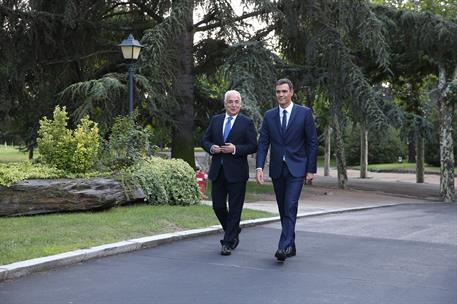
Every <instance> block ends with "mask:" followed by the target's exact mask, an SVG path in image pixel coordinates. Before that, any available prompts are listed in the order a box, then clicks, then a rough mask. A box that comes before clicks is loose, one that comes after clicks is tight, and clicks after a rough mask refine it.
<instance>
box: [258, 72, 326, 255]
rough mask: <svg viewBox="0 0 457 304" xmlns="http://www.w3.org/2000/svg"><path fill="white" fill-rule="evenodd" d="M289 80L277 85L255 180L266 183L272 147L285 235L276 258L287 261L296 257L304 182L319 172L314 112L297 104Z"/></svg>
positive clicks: (266, 119) (266, 118) (272, 168)
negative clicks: (288, 258)
mask: <svg viewBox="0 0 457 304" xmlns="http://www.w3.org/2000/svg"><path fill="white" fill-rule="evenodd" d="M293 94H294V89H293V85H292V82H291V81H290V80H289V79H280V80H278V81H277V82H276V99H277V101H278V107H275V108H273V109H271V110H268V111H267V112H266V113H265V116H264V118H263V122H262V127H261V129H260V136H259V145H258V149H257V159H256V168H257V170H256V171H257V172H256V179H257V182H258V183H259V184H262V183H263V167H264V165H265V158H266V156H267V152H268V149H269V147H270V146H271V151H270V167H269V169H270V177H271V179H272V181H273V187H274V191H275V195H276V202H277V204H278V209H279V214H280V217H281V226H282V232H281V237H280V239H279V244H278V250H277V251H276V253H275V257H276V258H277V259H278V261H284V260H285V259H286V258H287V257H291V256H295V255H296V247H295V222H296V219H297V209H298V199H299V198H300V193H301V190H302V186H303V182H304V181H305V182H306V183H308V184H311V183H312V180H313V178H314V173H316V158H317V135H316V127H315V125H314V118H313V114H312V111H311V109H309V108H307V107H304V106H300V105H297V104H294V103H293V102H292V96H293Z"/></svg>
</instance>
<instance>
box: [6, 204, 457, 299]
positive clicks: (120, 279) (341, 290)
mask: <svg viewBox="0 0 457 304" xmlns="http://www.w3.org/2000/svg"><path fill="white" fill-rule="evenodd" d="M456 225H457V206H456V205H455V204H444V203H435V202H434V203H430V202H428V203H427V202H425V201H423V202H421V203H408V204H401V205H396V206H390V207H382V206H381V205H380V206H378V207H377V208H372V209H370V208H369V209H366V210H359V211H347V212H342V213H339V212H338V213H334V214H327V215H320V216H305V217H302V218H301V219H299V220H298V222H297V233H296V243H297V256H295V257H292V258H289V259H287V260H286V261H285V262H284V263H278V262H277V261H276V260H275V258H274V257H273V254H274V252H275V250H276V246H277V241H278V239H279V234H280V224H279V223H277V222H276V223H271V224H266V225H260V226H255V227H250V228H244V229H243V231H242V234H241V236H240V245H239V247H238V248H237V249H236V250H235V251H234V252H233V254H232V255H231V256H221V255H220V254H219V250H220V248H219V245H218V244H219V239H220V238H221V233H219V234H212V235H207V236H201V237H198V238H194V239H187V240H181V241H179V242H173V243H168V244H164V245H161V246H158V247H155V248H150V249H143V250H138V251H134V252H131V253H126V254H122V255H116V256H111V257H106V258H102V259H94V260H90V261H87V262H84V263H79V264H76V265H72V266H66V267H62V268H56V269H53V270H50V271H42V272H38V273H33V274H31V275H28V276H26V277H22V278H20V279H16V280H8V281H4V282H1V283H0V303H2V304H13V303H20V304H25V303H32V304H34V303H37V304H38V303H46V304H52V303H75V304H76V303H84V304H87V303H100V304H101V303H110V304H115V303H122V304H125V303H137V304H141V303H201V304H205V303H211V304H213V303H262V304H268V303H300V304H303V303H307V304H313V303H316V304H317V303H319V304H320V303H338V304H340V303H358V304H359V303H363V304H369V303H389V304H396V303H398V304H410V303H414V304H420V303H423V304H444V303H448V304H455V303H457V236H456V232H457V226H456Z"/></svg>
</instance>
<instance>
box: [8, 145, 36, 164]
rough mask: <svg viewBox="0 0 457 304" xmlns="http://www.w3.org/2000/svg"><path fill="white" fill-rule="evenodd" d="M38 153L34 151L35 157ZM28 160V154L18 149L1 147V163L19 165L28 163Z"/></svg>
mask: <svg viewBox="0 0 457 304" xmlns="http://www.w3.org/2000/svg"><path fill="white" fill-rule="evenodd" d="M37 156H38V153H37V152H36V151H34V157H37ZM27 159H28V153H27V152H21V151H19V150H18V149H17V147H12V146H7V147H5V146H4V145H0V163H17V162H22V161H26V160H27Z"/></svg>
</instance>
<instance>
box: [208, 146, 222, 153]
mask: <svg viewBox="0 0 457 304" xmlns="http://www.w3.org/2000/svg"><path fill="white" fill-rule="evenodd" d="M210 152H211V153H212V154H219V153H221V147H219V146H218V145H212V146H211V149H210Z"/></svg>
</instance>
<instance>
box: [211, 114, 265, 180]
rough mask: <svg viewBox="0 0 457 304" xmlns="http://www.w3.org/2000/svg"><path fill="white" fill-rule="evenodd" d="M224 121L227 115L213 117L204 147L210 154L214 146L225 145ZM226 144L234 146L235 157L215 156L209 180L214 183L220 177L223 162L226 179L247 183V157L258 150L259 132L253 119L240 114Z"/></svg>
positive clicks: (222, 154)
mask: <svg viewBox="0 0 457 304" xmlns="http://www.w3.org/2000/svg"><path fill="white" fill-rule="evenodd" d="M224 119H225V113H223V114H219V115H215V116H213V117H212V118H211V121H210V123H209V126H208V129H206V132H205V134H204V136H203V139H202V147H203V149H205V151H206V152H208V153H210V154H211V151H210V149H211V146H212V145H218V146H223V145H224V138H223V135H222V126H223V124H224ZM226 142H227V143H232V144H234V145H235V147H236V152H235V154H234V155H233V154H224V153H218V154H213V155H212V156H213V157H212V162H211V168H210V170H209V173H208V178H209V179H211V180H213V181H214V180H216V178H217V177H218V176H219V170H220V168H221V161H222V160H223V166H224V173H225V177H226V179H227V180H228V181H229V182H231V183H234V182H242V181H247V180H248V179H249V166H248V160H247V156H248V155H249V154H252V153H255V151H256V149H257V131H256V129H255V127H254V123H253V122H252V119H250V118H248V117H246V116H244V115H243V114H241V113H239V114H238V116H237V117H236V119H235V122H234V123H233V125H232V129H231V130H230V133H229V135H228V137H227V140H226Z"/></svg>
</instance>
